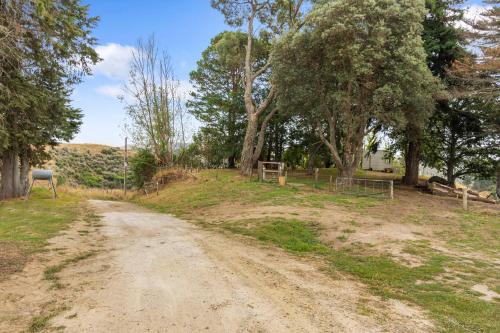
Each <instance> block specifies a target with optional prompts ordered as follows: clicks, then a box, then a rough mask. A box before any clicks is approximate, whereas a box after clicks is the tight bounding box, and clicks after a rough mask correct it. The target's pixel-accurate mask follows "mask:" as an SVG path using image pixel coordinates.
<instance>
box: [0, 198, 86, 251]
mask: <svg viewBox="0 0 500 333" xmlns="http://www.w3.org/2000/svg"><path fill="white" fill-rule="evenodd" d="M80 208H81V202H80V198H79V197H78V196H75V195H72V194H68V193H59V198H58V199H55V200H54V199H52V198H51V195H50V192H48V191H47V190H46V189H44V188H43V189H42V188H36V189H35V191H34V193H33V195H32V196H31V197H30V199H29V200H27V201H25V200H11V201H0V217H1V218H0V219H1V223H0V243H1V242H9V243H10V244H14V245H16V246H18V247H19V248H22V249H23V251H26V252H27V253H31V252H34V251H38V250H40V249H42V248H43V247H44V246H45V245H46V244H47V240H48V239H49V238H51V237H53V236H55V235H56V234H57V233H58V232H59V231H61V230H62V229H64V228H66V227H67V226H68V225H69V224H70V223H71V222H73V221H75V220H76V219H77V218H78V217H79V216H80V212H81V210H80Z"/></svg>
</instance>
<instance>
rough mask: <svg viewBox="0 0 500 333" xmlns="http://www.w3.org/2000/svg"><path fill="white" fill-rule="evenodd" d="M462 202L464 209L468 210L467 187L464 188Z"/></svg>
mask: <svg viewBox="0 0 500 333" xmlns="http://www.w3.org/2000/svg"><path fill="white" fill-rule="evenodd" d="M462 203H463V207H464V210H467V188H465V187H464V188H462Z"/></svg>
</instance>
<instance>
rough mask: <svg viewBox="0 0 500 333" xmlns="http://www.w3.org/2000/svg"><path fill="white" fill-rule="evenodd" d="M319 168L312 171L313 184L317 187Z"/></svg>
mask: <svg viewBox="0 0 500 333" xmlns="http://www.w3.org/2000/svg"><path fill="white" fill-rule="evenodd" d="M318 176H319V168H315V169H314V183H315V184H316V185H318Z"/></svg>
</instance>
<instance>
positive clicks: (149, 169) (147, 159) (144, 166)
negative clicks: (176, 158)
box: [130, 149, 157, 187]
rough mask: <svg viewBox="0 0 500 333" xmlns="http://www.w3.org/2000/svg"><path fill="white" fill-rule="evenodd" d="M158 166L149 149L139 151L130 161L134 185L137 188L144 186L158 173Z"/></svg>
mask: <svg viewBox="0 0 500 333" xmlns="http://www.w3.org/2000/svg"><path fill="white" fill-rule="evenodd" d="M156 169H157V165H156V159H155V157H154V155H153V154H152V153H151V152H150V151H149V150H147V149H139V150H138V151H137V153H136V154H135V155H134V156H133V157H132V158H131V159H130V170H131V172H132V183H133V184H134V186H136V187H142V186H144V183H145V182H148V181H150V180H151V179H152V178H153V176H154V174H155V173H156Z"/></svg>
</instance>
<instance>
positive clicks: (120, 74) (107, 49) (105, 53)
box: [93, 43, 135, 80]
mask: <svg viewBox="0 0 500 333" xmlns="http://www.w3.org/2000/svg"><path fill="white" fill-rule="evenodd" d="M95 50H96V52H97V54H99V57H101V58H102V61H100V62H99V63H97V65H95V66H94V68H93V72H94V74H101V75H104V76H107V77H108V78H111V79H116V80H125V79H126V78H127V77H128V74H129V65H130V61H131V60H132V52H133V51H134V50H135V48H134V47H133V46H130V45H121V44H116V43H109V44H106V45H99V46H97V47H96V48H95Z"/></svg>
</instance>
